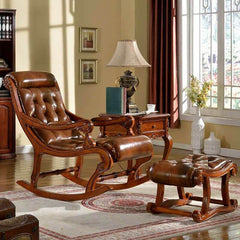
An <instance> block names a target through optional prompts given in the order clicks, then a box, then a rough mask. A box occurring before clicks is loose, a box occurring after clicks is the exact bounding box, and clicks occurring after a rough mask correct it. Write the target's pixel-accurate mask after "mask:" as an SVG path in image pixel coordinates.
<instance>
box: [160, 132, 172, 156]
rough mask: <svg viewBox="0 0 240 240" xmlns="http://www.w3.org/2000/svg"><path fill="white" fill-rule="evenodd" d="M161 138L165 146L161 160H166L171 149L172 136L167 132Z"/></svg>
mask: <svg viewBox="0 0 240 240" xmlns="http://www.w3.org/2000/svg"><path fill="white" fill-rule="evenodd" d="M162 138H163V140H164V142H165V148H164V152H163V157H162V160H167V159H168V155H169V153H170V151H171V149H172V145H173V140H172V137H171V136H170V135H169V134H167V135H166V136H162Z"/></svg>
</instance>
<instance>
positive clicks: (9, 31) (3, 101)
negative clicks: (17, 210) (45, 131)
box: [0, 9, 16, 160]
mask: <svg viewBox="0 0 240 240" xmlns="http://www.w3.org/2000/svg"><path fill="white" fill-rule="evenodd" d="M12 71H15V10H8V9H0V78H1V80H2V79H3V78H4V76H5V75H6V74H7V73H9V72H12ZM0 82H2V81H0ZM0 136H1V138H0V160H1V159H8V158H14V157H16V154H15V114H14V110H13V106H12V101H11V97H10V94H9V91H8V90H7V89H6V88H5V87H4V86H1V87H0Z"/></svg>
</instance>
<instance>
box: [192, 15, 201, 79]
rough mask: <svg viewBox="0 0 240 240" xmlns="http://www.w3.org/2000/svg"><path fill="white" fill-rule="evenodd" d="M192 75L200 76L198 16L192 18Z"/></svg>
mask: <svg viewBox="0 0 240 240" xmlns="http://www.w3.org/2000/svg"><path fill="white" fill-rule="evenodd" d="M193 24H194V28H193V54H194V55H193V74H194V75H195V76H198V77H199V76H200V69H199V66H200V60H201V59H200V47H199V46H200V22H199V15H195V16H194V17H193Z"/></svg>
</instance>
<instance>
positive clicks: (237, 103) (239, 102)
mask: <svg viewBox="0 0 240 240" xmlns="http://www.w3.org/2000/svg"><path fill="white" fill-rule="evenodd" d="M232 109H235V110H240V99H239V98H237V99H232Z"/></svg>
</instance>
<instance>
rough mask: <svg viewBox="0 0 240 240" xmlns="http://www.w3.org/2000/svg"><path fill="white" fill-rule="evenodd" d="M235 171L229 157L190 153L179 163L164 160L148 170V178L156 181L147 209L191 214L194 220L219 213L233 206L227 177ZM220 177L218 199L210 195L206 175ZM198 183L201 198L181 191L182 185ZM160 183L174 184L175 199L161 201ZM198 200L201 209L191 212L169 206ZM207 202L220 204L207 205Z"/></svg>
mask: <svg viewBox="0 0 240 240" xmlns="http://www.w3.org/2000/svg"><path fill="white" fill-rule="evenodd" d="M236 174H237V165H236V164H235V163H233V162H232V161H231V160H229V159H225V158H222V157H221V158H220V157H211V156H210V157H208V156H204V155H190V156H188V157H187V158H185V159H183V160H182V161H180V162H176V161H175V160H172V161H171V160H166V161H160V162H158V163H155V164H154V165H153V166H152V167H151V168H150V169H149V172H148V175H149V177H150V179H151V180H153V181H154V182H156V183H157V185H158V188H157V196H156V201H155V203H148V205H147V211H149V212H152V213H170V214H177V215H181V216H187V217H192V218H193V220H194V221H195V222H202V221H205V220H208V219H209V218H211V217H213V216H214V215H216V214H218V213H221V212H232V211H234V210H235V209H236V208H237V206H238V202H237V200H236V199H230V197H229V188H228V185H229V178H230V176H235V175H236ZM216 177H221V179H222V184H221V193H222V200H220V199H213V198H211V185H210V178H216ZM199 184H202V186H203V197H199V196H193V194H192V193H185V192H184V187H194V186H196V185H199ZM164 185H174V186H177V190H178V195H179V199H168V200H166V201H164V200H163V196H164ZM192 200H194V201H200V202H202V207H201V210H194V211H193V212H189V211H185V210H182V209H176V208H171V207H173V206H175V207H176V206H182V205H187V204H188V205H190V202H191V201H192ZM210 203H214V204H217V205H220V206H218V207H214V208H212V207H210Z"/></svg>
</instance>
